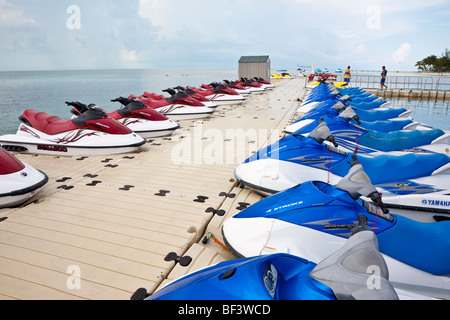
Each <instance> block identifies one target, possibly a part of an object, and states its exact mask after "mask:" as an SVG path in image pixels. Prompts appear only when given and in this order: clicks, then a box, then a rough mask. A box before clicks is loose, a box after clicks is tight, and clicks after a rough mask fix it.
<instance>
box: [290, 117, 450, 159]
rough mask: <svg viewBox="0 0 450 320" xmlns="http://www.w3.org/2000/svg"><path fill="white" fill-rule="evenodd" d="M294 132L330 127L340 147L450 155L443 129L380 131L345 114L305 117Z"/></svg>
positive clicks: (371, 151) (449, 136) (370, 151)
mask: <svg viewBox="0 0 450 320" xmlns="http://www.w3.org/2000/svg"><path fill="white" fill-rule="evenodd" d="M302 123H303V124H304V126H303V127H300V128H299V129H298V130H297V131H295V134H302V135H308V134H310V133H311V132H312V131H314V130H316V129H318V130H328V131H329V133H330V134H332V135H333V137H334V139H335V140H336V142H337V143H338V144H339V147H340V149H342V150H345V151H348V152H352V151H355V150H357V151H358V153H360V154H372V155H378V154H383V153H386V152H393V151H398V152H438V153H444V154H446V155H448V156H450V133H448V132H447V133H446V132H444V131H443V130H440V129H432V130H397V131H390V132H380V131H377V130H373V129H366V128H363V127H361V126H359V125H357V124H352V123H350V122H349V121H347V120H346V119H344V118H343V117H341V116H339V117H335V118H332V117H328V116H326V117H322V118H321V119H319V120H318V121H303V122H302Z"/></svg>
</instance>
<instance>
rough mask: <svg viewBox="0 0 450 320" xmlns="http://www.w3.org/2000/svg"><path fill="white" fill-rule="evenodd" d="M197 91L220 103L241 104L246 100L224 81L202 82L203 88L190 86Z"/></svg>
mask: <svg viewBox="0 0 450 320" xmlns="http://www.w3.org/2000/svg"><path fill="white" fill-rule="evenodd" d="M188 88H191V89H193V90H194V91H195V92H197V93H200V94H201V95H203V96H205V97H206V99H209V100H211V101H213V102H215V103H217V104H218V105H231V104H241V103H243V102H244V101H245V97H244V96H242V95H240V94H239V93H237V92H236V90H233V89H231V88H229V87H228V86H227V85H225V84H223V83H217V82H213V83H211V84H209V85H207V84H202V85H201V88H198V87H192V86H189V87H188Z"/></svg>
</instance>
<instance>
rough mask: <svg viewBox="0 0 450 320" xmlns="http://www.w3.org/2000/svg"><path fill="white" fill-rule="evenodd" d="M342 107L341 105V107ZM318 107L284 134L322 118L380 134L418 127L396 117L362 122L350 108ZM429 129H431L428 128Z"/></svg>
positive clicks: (415, 123)
mask: <svg viewBox="0 0 450 320" xmlns="http://www.w3.org/2000/svg"><path fill="white" fill-rule="evenodd" d="M322 104H324V105H326V104H328V105H329V106H334V105H335V104H333V103H330V102H323V103H322ZM342 106H343V105H342ZM319 108H320V106H318V108H317V110H311V111H309V112H307V113H305V114H304V115H303V116H302V117H300V118H299V119H297V120H295V121H293V122H292V123H291V124H290V125H288V126H287V127H286V128H285V129H284V132H286V133H289V134H290V133H294V132H296V131H297V130H299V129H301V128H302V127H304V126H305V125H308V124H310V123H311V122H314V121H316V120H317V119H320V118H322V117H330V118H343V119H346V120H347V121H349V122H350V123H352V124H357V125H358V126H360V127H363V128H365V129H369V130H376V131H380V132H392V131H398V130H415V129H417V126H418V125H419V123H418V122H414V121H413V120H412V119H410V118H409V117H396V118H390V119H389V118H388V117H385V118H386V119H381V120H374V119H371V120H374V121H363V120H361V118H360V117H359V116H358V114H357V113H356V112H355V111H354V110H353V109H352V108H351V107H345V106H344V108H339V110H336V109H335V108H332V109H331V110H326V111H320V109H319ZM425 129H427V128H424V130H425ZM428 129H431V128H428Z"/></svg>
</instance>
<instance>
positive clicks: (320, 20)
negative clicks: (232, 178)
mask: <svg viewBox="0 0 450 320" xmlns="http://www.w3.org/2000/svg"><path fill="white" fill-rule="evenodd" d="M449 17H450V1H449V0H427V1H424V0H409V1H406V0H396V1H392V0H379V1H361V0H346V1H331V0H277V1H273V0H215V1H211V0H190V1H183V0H121V1H119V0H95V1H87V0H67V1H66V0H51V1H50V0H39V1H37V0H0V43H1V47H2V50H0V70H54V69H56V70H58V69H99V68H100V69H102V68H113V69H114V68H237V61H238V59H239V57H240V56H242V55H270V58H271V61H272V67H273V68H288V69H294V68H296V67H297V65H311V64H312V63H314V64H315V66H316V67H322V68H323V67H327V68H329V69H333V68H338V67H341V68H345V67H346V66H347V65H351V66H352V68H353V69H371V70H378V69H380V67H381V66H382V65H386V66H387V67H388V69H389V70H393V71H394V70H402V71H408V70H416V68H415V67H414V64H415V62H416V61H418V60H421V59H423V58H424V57H426V56H428V55H431V54H436V55H440V54H441V53H442V52H443V51H444V50H445V49H446V48H449V49H450V19H449Z"/></svg>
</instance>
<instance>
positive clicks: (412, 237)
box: [377, 215, 450, 276]
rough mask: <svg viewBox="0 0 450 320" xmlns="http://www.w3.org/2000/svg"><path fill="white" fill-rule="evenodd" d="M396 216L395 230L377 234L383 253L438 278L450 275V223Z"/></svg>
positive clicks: (391, 229)
mask: <svg viewBox="0 0 450 320" xmlns="http://www.w3.org/2000/svg"><path fill="white" fill-rule="evenodd" d="M396 217H397V223H396V224H395V226H394V227H392V228H389V229H386V230H384V231H383V232H381V233H379V234H378V235H377V238H378V244H379V247H380V251H381V252H383V253H385V254H387V255H388V256H391V257H395V258H396V259H397V260H401V261H403V262H405V263H407V264H409V265H411V266H413V267H416V268H418V269H421V270H424V271H427V272H429V273H432V274H434V275H447V276H448V275H450V237H449V234H450V221H441V222H435V223H421V222H418V221H415V220H411V219H407V218H405V217H402V216H398V215H396ZM393 243H395V244H396V245H395V246H393V245H392V244H393Z"/></svg>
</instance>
